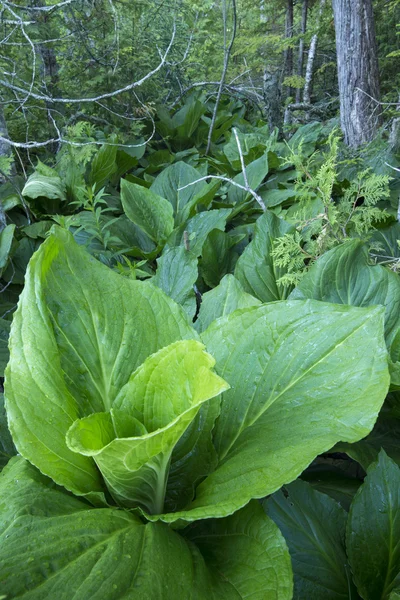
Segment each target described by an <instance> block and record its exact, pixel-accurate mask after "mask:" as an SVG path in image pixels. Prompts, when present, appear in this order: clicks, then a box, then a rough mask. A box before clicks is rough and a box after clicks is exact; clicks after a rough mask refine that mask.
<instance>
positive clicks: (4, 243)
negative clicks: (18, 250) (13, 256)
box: [0, 225, 15, 272]
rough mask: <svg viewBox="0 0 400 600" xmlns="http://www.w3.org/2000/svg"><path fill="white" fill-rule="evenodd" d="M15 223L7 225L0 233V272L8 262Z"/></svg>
mask: <svg viewBox="0 0 400 600" xmlns="http://www.w3.org/2000/svg"><path fill="white" fill-rule="evenodd" d="M14 232H15V225H7V226H6V227H5V228H4V229H3V231H2V232H1V233H0V272H1V270H2V269H4V267H5V266H6V265H7V263H8V259H9V257H10V252H11V247H12V243H13V239H14Z"/></svg>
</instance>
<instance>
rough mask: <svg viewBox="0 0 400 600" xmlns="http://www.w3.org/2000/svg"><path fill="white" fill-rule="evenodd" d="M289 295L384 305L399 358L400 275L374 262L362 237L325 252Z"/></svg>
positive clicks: (395, 357) (390, 338) (388, 335)
mask: <svg viewBox="0 0 400 600" xmlns="http://www.w3.org/2000/svg"><path fill="white" fill-rule="evenodd" d="M290 298H300V299H304V298H314V299H315V300H322V301H323V302H334V303H337V304H351V305H353V306H374V305H376V304H381V305H382V306H384V307H385V336H386V341H387V344H388V348H389V349H390V348H391V347H392V345H393V348H392V352H391V354H392V358H393V360H399V359H400V278H399V276H398V275H397V274H396V273H393V272H392V271H389V270H388V269H386V268H385V267H383V266H381V265H371V264H370V262H369V256H368V248H367V246H366V245H365V244H364V243H363V242H362V241H361V240H357V239H355V240H349V241H348V242H346V243H344V244H342V245H340V246H337V247H336V248H333V249H332V250H329V252H325V254H323V255H322V256H321V257H320V258H319V259H318V260H317V262H316V263H314V265H313V266H312V267H311V269H310V270H309V272H308V273H306V275H305V276H304V277H303V279H302V280H301V282H300V284H299V285H298V286H297V288H296V289H295V290H293V292H292V293H291V295H290Z"/></svg>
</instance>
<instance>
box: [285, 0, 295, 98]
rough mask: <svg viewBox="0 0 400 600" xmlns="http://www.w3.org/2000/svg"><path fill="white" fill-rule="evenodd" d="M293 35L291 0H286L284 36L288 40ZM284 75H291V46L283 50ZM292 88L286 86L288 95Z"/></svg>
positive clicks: (292, 93)
mask: <svg viewBox="0 0 400 600" xmlns="http://www.w3.org/2000/svg"><path fill="white" fill-rule="evenodd" d="M292 37H293V0H287V8H286V24H285V38H286V39H287V40H290V39H291V38H292ZM285 75H286V77H291V76H292V75H293V48H290V47H288V48H286V50H285ZM293 95H294V90H293V88H292V87H290V86H289V87H288V96H293Z"/></svg>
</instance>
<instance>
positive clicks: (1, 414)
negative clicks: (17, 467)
mask: <svg viewBox="0 0 400 600" xmlns="http://www.w3.org/2000/svg"><path fill="white" fill-rule="evenodd" d="M15 454H17V451H16V449H15V446H14V443H13V441H12V438H11V434H10V432H9V429H8V424H7V415H6V410H5V407H4V395H3V394H0V470H1V469H2V468H3V467H5V465H6V464H7V463H8V461H9V460H10V458H11V457H12V456H15Z"/></svg>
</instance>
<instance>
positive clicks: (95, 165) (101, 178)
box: [89, 139, 118, 191]
mask: <svg viewBox="0 0 400 600" xmlns="http://www.w3.org/2000/svg"><path fill="white" fill-rule="evenodd" d="M117 149H118V146H116V145H115V140H114V139H113V143H112V144H104V146H102V147H101V148H100V150H99V151H98V152H97V154H96V155H95V157H94V159H93V162H92V166H91V170H90V176H89V182H90V185H92V186H93V185H94V186H95V190H96V191H98V190H100V189H101V188H102V187H103V186H104V185H105V184H106V183H107V182H108V180H109V179H110V178H111V176H112V175H113V173H114V172H115V171H116V170H117Z"/></svg>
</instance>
